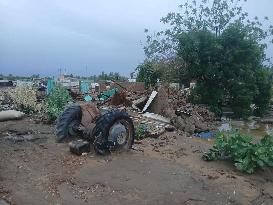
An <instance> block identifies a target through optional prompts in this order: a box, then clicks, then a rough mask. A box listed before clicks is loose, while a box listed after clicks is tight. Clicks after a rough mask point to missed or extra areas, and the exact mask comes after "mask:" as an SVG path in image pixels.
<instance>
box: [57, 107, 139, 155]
mask: <svg viewBox="0 0 273 205" xmlns="http://www.w3.org/2000/svg"><path fill="white" fill-rule="evenodd" d="M134 135H135V132H134V124H133V121H132V119H131V118H130V117H129V115H128V113H126V112H124V111H120V110H117V109H114V110H108V111H106V112H105V113H102V112H101V111H100V110H99V109H98V108H97V107H96V105H95V104H93V103H84V104H75V105H71V106H70V107H68V108H66V110H65V111H64V112H63V113H62V114H61V115H60V116H59V118H58V121H57V125H56V141H57V142H62V141H64V140H67V139H72V138H75V137H79V138H82V139H84V140H86V141H88V142H89V143H93V145H94V149H95V151H96V152H97V153H99V154H106V153H109V152H110V151H113V150H129V149H130V148H131V147H132V145H133V143H134Z"/></svg>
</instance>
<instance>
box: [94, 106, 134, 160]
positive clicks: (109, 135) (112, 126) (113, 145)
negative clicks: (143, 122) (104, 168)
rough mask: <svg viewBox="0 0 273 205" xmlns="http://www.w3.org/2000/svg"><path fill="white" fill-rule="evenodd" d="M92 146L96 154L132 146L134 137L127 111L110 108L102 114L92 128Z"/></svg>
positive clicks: (126, 148) (132, 125)
mask: <svg viewBox="0 0 273 205" xmlns="http://www.w3.org/2000/svg"><path fill="white" fill-rule="evenodd" d="M92 135H93V137H94V138H95V140H94V148H95V151H96V152H97V153H98V154H103V155H104V154H107V153H109V152H110V151H115V150H120V151H121V150H126V151H128V150H129V149H131V148H132V145H133V143H134V138H135V131H134V124H133V121H132V119H131V118H130V117H129V115H128V113H126V112H122V111H119V110H111V111H109V112H108V113H106V114H104V115H102V116H101V117H100V118H99V119H98V120H97V122H96V126H95V128H94V130H93V134H92Z"/></svg>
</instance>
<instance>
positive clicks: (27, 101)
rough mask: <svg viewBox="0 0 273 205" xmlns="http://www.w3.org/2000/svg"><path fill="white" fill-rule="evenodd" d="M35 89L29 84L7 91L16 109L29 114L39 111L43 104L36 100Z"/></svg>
mask: <svg viewBox="0 0 273 205" xmlns="http://www.w3.org/2000/svg"><path fill="white" fill-rule="evenodd" d="M36 92H37V90H36V89H35V88H33V87H31V86H20V87H16V88H15V89H14V90H11V91H10V92H8V95H9V97H10V98H11V100H12V102H13V105H14V107H15V108H16V109H18V110H20V111H22V112H24V113H27V114H30V113H36V112H40V111H41V110H42V107H43V105H42V104H41V103H38V102H37V97H36Z"/></svg>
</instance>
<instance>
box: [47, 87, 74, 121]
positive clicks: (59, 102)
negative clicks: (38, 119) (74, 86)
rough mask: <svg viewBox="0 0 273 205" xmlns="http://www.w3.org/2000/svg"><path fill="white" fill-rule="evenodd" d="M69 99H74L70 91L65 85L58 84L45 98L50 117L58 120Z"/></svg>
mask: <svg viewBox="0 0 273 205" xmlns="http://www.w3.org/2000/svg"><path fill="white" fill-rule="evenodd" d="M69 101H72V98H71V97H70V95H69V92H68V91H67V90H66V89H65V88H64V87H61V86H56V87H55V88H54V89H53V91H52V93H51V94H50V95H48V96H47V97H46V99H45V106H46V114H47V115H48V117H49V119H50V120H56V119H57V117H58V116H59V114H60V113H61V112H62V111H63V110H64V108H65V106H66V105H67V103H68V102H69Z"/></svg>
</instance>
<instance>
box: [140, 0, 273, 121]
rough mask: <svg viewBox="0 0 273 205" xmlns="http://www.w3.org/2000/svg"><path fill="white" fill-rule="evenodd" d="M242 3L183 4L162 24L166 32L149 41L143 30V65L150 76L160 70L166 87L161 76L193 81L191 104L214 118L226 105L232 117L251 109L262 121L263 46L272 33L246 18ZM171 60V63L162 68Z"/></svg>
mask: <svg viewBox="0 0 273 205" xmlns="http://www.w3.org/2000/svg"><path fill="white" fill-rule="evenodd" d="M245 2H246V0H243V1H241V0H213V1H208V0H199V1H195V0H188V1H186V3H184V4H182V5H180V6H179V7H180V12H179V13H169V14H168V15H167V16H166V17H164V18H162V19H161V21H162V22H163V23H164V24H166V25H167V29H166V30H164V31H159V32H157V33H155V34H153V35H149V31H148V30H145V32H147V44H146V46H145V47H144V51H145V53H146V56H147V59H146V62H152V65H150V66H149V69H150V71H149V72H150V73H153V70H157V69H158V67H161V68H163V69H161V70H160V72H159V76H158V78H160V80H163V81H166V79H165V76H166V75H164V74H165V73H170V74H169V75H168V76H170V77H169V78H168V79H167V81H168V82H171V81H172V79H170V78H172V77H173V81H175V82H177V81H179V82H180V83H183V82H185V79H187V80H188V81H189V80H192V79H194V80H196V81H197V87H196V89H195V90H194V91H193V93H192V96H191V99H192V100H193V101H195V102H201V103H206V104H208V105H210V106H211V108H212V109H213V110H214V111H215V112H218V113H220V112H221V106H222V105H223V104H228V105H229V106H230V107H231V108H232V109H233V111H234V112H235V114H236V116H238V117H241V116H247V115H249V114H250V113H251V106H250V105H251V104H255V105H256V110H255V113H256V114H258V115H262V114H263V113H264V112H265V110H266V109H267V107H268V104H269V100H270V98H271V72H270V71H269V70H268V68H267V67H268V65H269V64H270V61H269V60H268V59H267V58H266V55H265V49H266V47H267V44H266V42H271V41H272V39H271V38H272V35H273V27H272V26H269V27H265V26H264V25H263V24H262V23H261V21H260V20H259V18H258V17H254V18H250V17H249V16H248V13H247V12H245V11H244V10H243V7H242V6H243V4H244V3H245ZM263 21H268V18H267V17H265V18H264V19H263ZM170 59H171V60H172V62H175V63H174V64H166V63H165V62H169V61H170ZM159 64H164V65H165V66H162V65H161V66H158V65H159ZM155 65H157V66H155ZM166 65H167V66H166ZM173 65H175V66H173ZM174 67H175V69H173V68H174ZM142 72H145V71H142ZM177 78H178V79H177Z"/></svg>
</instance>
